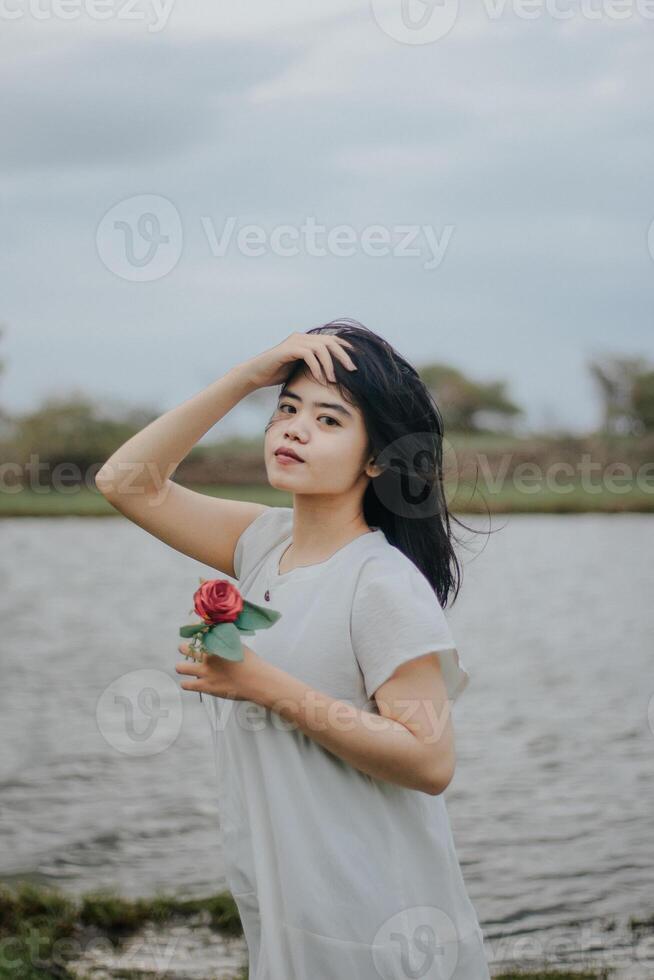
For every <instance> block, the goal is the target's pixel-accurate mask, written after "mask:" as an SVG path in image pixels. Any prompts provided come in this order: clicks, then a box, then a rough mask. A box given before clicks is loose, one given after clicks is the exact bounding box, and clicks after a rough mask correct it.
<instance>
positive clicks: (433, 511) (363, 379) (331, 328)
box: [279, 317, 475, 607]
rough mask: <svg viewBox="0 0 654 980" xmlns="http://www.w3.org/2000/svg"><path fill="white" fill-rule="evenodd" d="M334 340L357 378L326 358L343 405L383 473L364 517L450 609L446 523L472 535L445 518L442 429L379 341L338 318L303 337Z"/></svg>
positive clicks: (373, 483)
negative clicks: (359, 419)
mask: <svg viewBox="0 0 654 980" xmlns="http://www.w3.org/2000/svg"><path fill="white" fill-rule="evenodd" d="M306 333H308V334H320V333H333V334H337V335H339V336H341V337H343V338H344V339H347V340H348V341H350V343H351V344H353V349H352V348H346V350H347V351H348V353H349V354H350V356H351V357H352V360H353V361H354V363H355V364H356V365H357V368H358V370H356V371H350V370H348V369H347V368H346V367H345V366H344V365H343V364H342V362H341V361H340V359H339V358H338V357H337V356H336V355H335V356H334V357H333V358H332V361H333V364H334V374H335V376H336V384H337V385H338V388H339V391H340V393H341V395H342V396H343V398H344V399H345V400H346V401H348V402H349V403H350V404H353V405H355V406H357V407H358V408H359V409H360V411H361V413H362V415H363V418H364V424H365V427H366V431H367V433H368V448H367V456H366V458H368V457H369V456H371V455H373V456H374V457H375V462H376V463H378V464H379V465H380V466H382V467H383V472H382V473H380V475H379V476H377V477H374V478H373V479H371V480H370V482H369V484H368V486H367V488H366V491H365V493H364V497H363V512H364V517H365V520H366V522H367V523H368V524H369V525H370V526H374V527H379V528H381V529H382V531H383V532H384V534H385V535H386V538H387V539H388V541H389V542H390V543H391V544H392V545H394V546H395V547H396V548H399V550H400V551H402V552H403V553H404V554H405V555H406V556H407V557H408V558H410V559H411V561H412V562H413V563H414V565H416V567H417V568H418V569H419V570H420V571H421V572H422V573H423V575H424V576H425V577H426V578H427V580H428V581H429V583H430V584H431V586H432V588H433V590H434V592H435V594H436V596H437V598H438V601H439V603H440V605H441V606H443V607H444V606H445V605H446V604H447V602H448V598H449V596H450V593H451V592H453V597H452V599H451V602H452V603H453V602H455V601H456V597H457V595H458V593H459V589H460V587H461V582H462V568H461V564H460V562H459V559H458V557H457V555H456V552H455V550H454V545H453V541H456V542H457V543H459V540H458V538H456V536H455V535H454V533H453V531H452V522H456V523H457V524H459V525H460V526H461V527H465V528H466V529H467V530H469V531H473V532H474V530H475V529H474V528H469V527H468V526H467V525H466V524H463V523H462V522H461V521H460V520H459V519H458V518H456V517H455V516H454V515H453V514H451V513H450V512H449V510H448V506H447V502H446V499H445V491H444V486H443V438H444V424H443V417H442V415H441V412H440V410H439V408H438V405H437V404H436V402H435V400H434V398H433V396H432V394H431V392H430V391H429V389H428V388H427V386H426V385H425V383H424V381H423V380H422V379H421V378H420V375H419V374H418V372H417V371H416V369H415V368H414V367H413V366H412V365H411V364H409V362H408V361H406V360H405V359H404V358H403V357H402V355H401V354H399V353H398V352H397V351H396V350H395V349H394V348H393V346H392V345H391V344H390V343H388V341H387V340H385V339H384V338H383V337H380V336H379V334H376V333H375V332H374V331H372V330H369V329H368V328H367V327H364V326H363V324H362V323H359V321H358V320H352V319H350V318H349V317H343V318H340V319H338V320H331V321H330V322H329V323H325V324H323V325H322V326H319V327H313V328H312V329H310V330H307V331H306ZM306 369H307V365H306V362H305V361H304V360H299V361H298V362H297V366H295V367H293V369H292V371H291V373H290V374H289V376H288V378H287V379H286V381H285V382H284V384H283V385H282V386H281V391H280V396H279V397H281V396H282V394H283V392H284V389H285V388H286V386H287V385H290V383H291V380H292V379H293V378H294V377H295V376H296V375H297V374H298V373H300V372H301V371H302V370H305V371H306Z"/></svg>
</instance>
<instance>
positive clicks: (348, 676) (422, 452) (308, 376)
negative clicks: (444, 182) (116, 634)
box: [97, 319, 489, 980]
mask: <svg viewBox="0 0 654 980" xmlns="http://www.w3.org/2000/svg"><path fill="white" fill-rule="evenodd" d="M271 385H281V386H282V388H281V391H280V393H279V398H278V402H277V405H276V407H275V410H274V412H273V414H272V417H271V418H270V420H269V421H268V424H267V426H266V429H265V433H266V434H265V441H264V455H265V465H266V471H267V475H268V481H269V483H270V484H271V486H273V487H276V488H278V489H282V490H286V491H288V492H289V493H291V494H292V495H293V506H292V507H267V506H264V505H262V504H256V503H247V502H241V501H237V500H221V499H218V498H213V497H208V496H205V495H203V494H198V493H195V492H193V491H191V490H189V489H187V488H184V487H182V486H180V485H179V484H177V483H174V482H172V481H171V480H170V475H171V474H172V473H173V472H174V470H175V469H176V467H177V466H178V465H179V463H180V462H181V460H182V459H183V458H184V457H185V456H186V454H187V453H188V452H189V451H190V449H191V448H192V447H193V446H194V445H195V443H196V442H197V441H198V440H199V439H200V437H201V436H202V435H204V433H205V432H207V431H208V430H209V429H210V428H211V427H212V426H213V425H214V424H215V423H216V422H218V421H219V420H220V419H221V418H223V417H224V416H225V415H226V414H227V412H228V411H229V410H230V409H231V408H232V407H233V406H234V405H236V404H237V403H238V402H239V401H240V400H241V399H242V398H243V397H244V396H245V395H246V394H247V393H249V392H251V391H253V390H255V389H257V388H263V387H268V386H271ZM442 440H443V424H442V419H441V416H440V413H439V410H438V408H437V406H436V404H435V403H434V401H433V398H432V397H431V395H430V393H429V391H428V389H427V388H426V387H425V385H424V383H423V382H422V381H421V379H420V377H419V375H418V374H417V372H416V371H415V369H414V368H413V367H412V366H411V365H410V364H409V363H408V362H407V361H406V360H405V359H404V358H403V357H401V355H400V354H398V353H397V352H396V351H395V350H394V349H393V347H392V346H391V345H390V344H389V343H387V342H386V341H385V340H384V339H383V338H381V337H380V336H378V335H377V334H375V333H374V332H372V331H371V330H368V329H366V328H365V327H363V326H362V325H361V324H359V323H357V321H353V320H348V319H343V320H336V321H332V322H331V323H329V324H326V325H324V326H322V327H318V328H315V329H313V330H309V331H308V332H307V333H293V334H291V335H290V336H289V337H287V338H286V340H284V341H283V342H282V343H280V344H279V345H277V346H276V347H273V348H272V349H271V350H267V351H265V352H264V353H262V354H259V355H257V356H255V357H253V358H252V359H250V360H248V361H246V362H244V363H242V364H239V365H237V366H236V367H235V368H232V369H231V370H230V371H228V372H227V374H225V375H224V376H223V377H222V378H220V379H219V380H218V381H216V382H214V383H213V384H212V385H210V386H209V387H208V388H206V389H205V390H204V391H202V392H200V393H199V394H198V395H196V396H195V397H193V398H191V399H189V400H188V401H186V402H184V403H183V404H182V405H180V406H179V407H177V408H174V409H172V410H171V411H169V412H167V413H165V414H164V415H162V416H161V417H160V418H158V419H156V420H155V421H154V422H152V423H150V425H148V426H146V427H145V428H144V429H143V430H142V431H141V432H139V433H137V434H136V435H135V436H134V437H132V438H131V439H130V440H128V441H127V442H126V443H125V444H124V445H123V446H122V447H120V449H119V450H118V451H117V452H116V453H114V455H113V456H112V457H111V458H110V459H109V460H108V461H107V462H106V463H105V465H104V466H103V468H102V470H101V471H100V473H99V474H98V477H97V484H98V487H99V488H100V490H101V491H102V492H103V493H104V494H105V496H106V497H107V499H108V500H109V501H110V502H111V503H112V504H113V505H114V506H115V507H116V508H118V509H119V510H120V511H121V512H122V513H123V514H125V515H126V516H127V517H129V518H130V519H131V520H133V521H135V522H136V523H137V524H139V525H140V526H141V527H143V528H145V529H146V530H147V531H149V532H151V533H152V534H155V535H156V536H157V537H159V538H161V540H163V541H165V542H166V543H168V544H170V545H172V547H174V548H176V549H177V550H179V551H181V552H184V553H185V554H187V555H190V556H191V557H192V558H195V559H197V560H198V561H200V562H202V563H204V564H206V565H209V566H212V567H214V568H216V569H218V570H219V571H220V572H222V573H224V574H226V575H228V576H230V577H233V578H235V579H237V580H238V583H239V584H238V587H239V590H240V591H241V593H242V594H243V596H244V597H245V598H247V599H249V600H250V601H252V602H255V603H258V604H261V605H265V604H269V605H270V608H271V609H275V610H277V611H278V612H280V613H281V616H280V618H279V620H277V621H276V622H275V624H274V625H273V626H272V627H270V628H269V629H267V630H262V631H260V632H258V633H257V634H256V635H255V636H253V637H248V640H249V642H248V644H247V645H246V644H243V653H244V659H243V660H242V661H240V662H233V661H227V660H224V659H222V658H219V657H215V656H206V657H205V660H204V662H203V663H197V662H189V661H187V660H185V661H182V662H181V663H179V664H178V665H177V668H176V669H177V671H178V672H179V673H180V674H182V675H186V679H185V680H183V681H182V682H181V686H182V688H183V689H184V690H188V691H200V692H205V693H207V694H211V695H213V696H214V697H213V698H212V699H211V708H212V709H213V711H214V712H215V718H214V721H215V725H214V734H215V750H216V760H217V767H218V775H219V805H220V814H219V816H220V836H221V846H222V852H223V856H224V863H225V869H226V875H227V881H228V884H229V887H230V889H231V892H232V894H233V896H234V899H235V901H236V903H237V906H238V909H239V913H240V916H241V920H242V923H243V928H244V933H245V938H246V941H247V945H248V951H249V958H250V972H249V976H250V980H331V978H334V980H336V978H339V980H341V978H347V980H379V978H382V980H395V978H397V980H399V978H403V980H406V978H408V977H420V978H429V980H489V972H488V966H487V961H486V957H485V955H484V947H483V933H482V930H481V927H480V925H479V922H478V919H477V916H476V914H475V910H474V907H473V905H472V903H471V901H470V899H469V897H468V895H467V892H466V888H465V884H464V881H463V878H462V874H461V869H460V866H459V862H458V859H457V855H456V851H455V846H454V842H453V838H452V833H451V829H450V825H449V819H448V814H447V810H446V806H445V800H444V797H443V792H444V790H445V789H446V787H447V786H448V785H449V783H450V781H451V780H452V777H453V774H454V769H455V749H454V734H453V729H452V722H451V717H450V708H451V705H452V704H453V702H454V701H455V700H456V698H457V697H458V695H459V694H460V693H461V692H462V691H463V690H464V688H465V687H466V685H467V683H468V680H469V674H468V671H467V670H466V668H465V667H464V665H463V663H462V662H461V661H460V659H459V656H458V653H457V649H456V646H455V643H454V640H453V637H452V634H451V632H450V629H449V625H448V623H447V620H446V618H445V615H444V612H443V606H444V605H445V603H446V601H447V598H448V595H449V593H450V592H451V591H453V590H455V591H454V595H455V597H456V594H457V592H458V588H459V578H460V567H459V564H458V561H457V558H456V555H455V553H454V550H453V546H452V541H451V538H452V532H451V529H450V515H449V514H448V510H447V506H446V503H445V497H444V492H443V480H442V477H443V474H442ZM452 519H454V520H456V519H455V518H452ZM458 523H461V522H458ZM179 649H180V651H181V652H182V653H185V652H186V651H187V649H188V645H187V644H180V646H179Z"/></svg>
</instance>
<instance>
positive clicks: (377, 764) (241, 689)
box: [175, 643, 455, 796]
mask: <svg viewBox="0 0 654 980" xmlns="http://www.w3.org/2000/svg"><path fill="white" fill-rule="evenodd" d="M178 650H179V651H180V653H183V654H184V655H185V656H187V655H188V643H180V645H179V646H178ZM243 655H244V659H243V660H242V661H231V660H226V659H224V658H223V657H218V656H210V655H207V656H205V657H204V659H203V662H201V663H200V662H193V663H188V662H180V663H178V664H177V665H176V667H175V669H176V671H177V673H178V674H183V675H190V676H193V677H195V678H197V679H196V680H191V679H187V680H186V681H184V682H182V685H181V686H182V688H183V689H184V690H186V691H201V692H202V691H205V692H206V693H207V694H212V695H213V696H214V697H223V698H231V699H233V700H237V701H242V700H246V701H252V702H254V703H255V704H260V705H262V706H264V707H266V708H269V709H270V710H271V711H274V712H276V713H277V714H279V715H281V716H282V717H283V718H286V719H287V720H288V721H291V722H293V723H294V724H295V725H296V726H297V727H298V728H299V729H300V730H301V731H303V732H304V734H305V735H308V736H309V737H310V738H312V739H313V740H314V741H316V742H318V743H319V744H320V745H322V746H324V748H326V749H328V750H329V751H330V752H332V753H333V754H334V755H337V756H338V757H339V758H341V759H343V760H344V761H345V762H347V763H349V764H350V765H352V766H354V767H355V768H356V769H359V770H360V771H361V772H364V773H367V774H368V775H369V776H374V777H375V778H377V779H384V780H387V781H389V782H392V783H397V784H398V785H400V786H406V787H408V788H409V789H418V790H422V792H424V793H429V794H430V795H432V796H435V795H438V794H439V793H442V792H443V791H444V790H445V789H446V788H447V786H448V784H449V783H450V781H451V779H452V776H453V774H454V766H455V754H454V735H453V729H452V723H451V719H450V702H449V700H448V697H447V690H446V687H445V682H444V680H443V676H442V673H441V669H440V663H439V659H438V654H436V653H428V654H423V655H421V656H418V657H414V658H412V659H411V660H408V661H406V662H405V663H403V664H401V665H400V666H399V667H398V668H397V669H396V670H395V672H394V673H393V675H392V676H391V677H389V678H388V680H387V681H385V682H384V683H383V684H381V685H380V686H379V687H378V688H377V690H376V691H375V699H376V701H377V705H378V707H379V711H380V714H379V715H376V714H373V713H372V712H370V711H362V710H361V709H359V708H356V707H355V706H354V705H353V704H350V703H349V702H348V701H340V700H338V699H337V698H332V697H330V696H329V695H328V694H325V693H324V692H322V691H318V690H315V689H314V688H312V687H310V686H309V685H308V684H305V683H304V682H303V681H301V680H299V679H298V678H297V677H294V676H293V675H292V674H289V673H287V672H286V671H285V670H281V669H280V668H279V667H276V666H275V665H274V664H271V663H270V662H269V661H267V660H264V659H263V658H262V657H260V656H258V655H257V654H256V653H255V652H254V650H252V649H251V648H250V647H248V646H247V645H246V644H243Z"/></svg>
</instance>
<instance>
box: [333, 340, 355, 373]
mask: <svg viewBox="0 0 654 980" xmlns="http://www.w3.org/2000/svg"><path fill="white" fill-rule="evenodd" d="M339 340H340V338H339V337H333V338H332V343H333V344H334V351H335V353H337V354H338V357H339V359H340V360H341V361H342V362H343V364H344V365H345V367H346V368H349V369H350V370H354V371H356V370H357V366H356V364H355V363H354V361H353V360H352V358H351V357H350V355H349V354H348V353H347V351H346V350H344V349H343V348H342V347H341V346H340V345H339ZM342 343H347V341H342ZM349 346H350V347H351V346H352V345H351V344H350V345H349Z"/></svg>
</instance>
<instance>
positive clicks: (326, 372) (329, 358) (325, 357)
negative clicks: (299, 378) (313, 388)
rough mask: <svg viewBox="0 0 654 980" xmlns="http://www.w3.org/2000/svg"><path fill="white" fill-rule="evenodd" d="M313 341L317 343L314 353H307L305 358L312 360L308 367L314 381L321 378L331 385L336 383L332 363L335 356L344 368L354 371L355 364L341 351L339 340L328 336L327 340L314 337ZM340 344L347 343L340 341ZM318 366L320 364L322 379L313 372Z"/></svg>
mask: <svg viewBox="0 0 654 980" xmlns="http://www.w3.org/2000/svg"><path fill="white" fill-rule="evenodd" d="M315 339H316V341H317V346H316V349H315V351H310V352H309V351H307V352H306V354H305V358H306V357H308V356H310V357H311V358H312V361H311V363H310V364H309V367H310V368H311V370H312V373H313V375H314V377H315V379H316V381H321V380H322V379H323V378H325V379H326V380H328V381H331V382H333V383H335V382H336V374H335V372H334V361H333V359H334V356H337V357H338V358H339V360H341V361H342V363H343V365H344V366H345V367H346V368H348V369H349V370H354V371H356V369H357V366H356V364H355V363H354V361H353V360H352V358H351V357H350V355H349V354H348V353H347V352H346V351H345V350H343V348H342V347H341V346H340V344H339V340H340V338H338V337H331V336H330V337H329V338H322V337H316V338H315ZM341 343H347V341H341ZM350 346H351V345H350ZM318 364H320V367H321V368H322V377H319V375H318V374H316V371H315V370H314V367H317V365H318Z"/></svg>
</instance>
